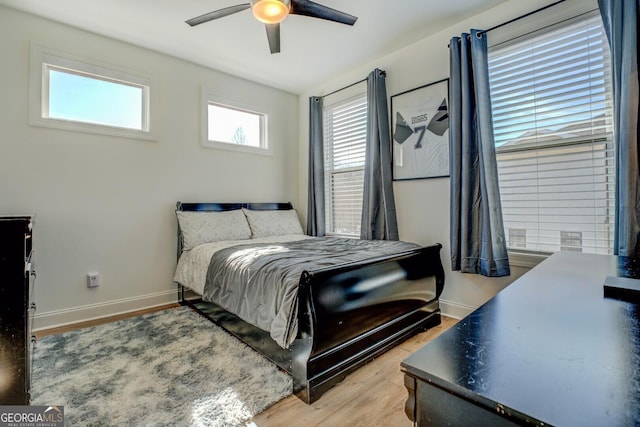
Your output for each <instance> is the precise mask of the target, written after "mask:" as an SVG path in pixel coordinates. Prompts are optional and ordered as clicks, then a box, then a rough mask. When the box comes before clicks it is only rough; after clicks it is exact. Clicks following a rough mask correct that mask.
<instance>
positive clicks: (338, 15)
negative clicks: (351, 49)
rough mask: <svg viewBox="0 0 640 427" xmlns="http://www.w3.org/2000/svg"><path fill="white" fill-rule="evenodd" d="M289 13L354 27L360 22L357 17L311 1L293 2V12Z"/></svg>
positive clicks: (293, 0)
mask: <svg viewBox="0 0 640 427" xmlns="http://www.w3.org/2000/svg"><path fill="white" fill-rule="evenodd" d="M289 13H291V14H294V15H304V16H310V17H312V18H320V19H326V20H327V21H334V22H339V23H341V24H346V25H353V24H355V23H356V21H357V20H358V18H357V17H356V16H353V15H349V14H348V13H344V12H340V11H339V10H336V9H332V8H330V7H328V6H323V5H321V4H318V3H314V2H312V1H310V0H291V12H289Z"/></svg>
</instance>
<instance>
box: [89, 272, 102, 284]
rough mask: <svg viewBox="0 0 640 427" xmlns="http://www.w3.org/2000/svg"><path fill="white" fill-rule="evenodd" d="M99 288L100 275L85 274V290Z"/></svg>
mask: <svg viewBox="0 0 640 427" xmlns="http://www.w3.org/2000/svg"><path fill="white" fill-rule="evenodd" d="M98 286H100V273H87V288H97V287H98Z"/></svg>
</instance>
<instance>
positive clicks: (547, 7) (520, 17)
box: [478, 0, 567, 36]
mask: <svg viewBox="0 0 640 427" xmlns="http://www.w3.org/2000/svg"><path fill="white" fill-rule="evenodd" d="M565 1H567V0H559V1H557V2H555V3H551V4H548V5H546V6H543V7H541V8H539V9H536V10H533V11H531V12H529V13H525V14H524V15H520V16H518V17H516V18H513V19H511V20H509V21H507V22H503V23H502V24H498V25H494V26H493V27H491V28H489V29H486V30H481V31H478V36H481V35H482V34H485V33H488V32H489V31H493V30H497V29H498V28H502V27H504V26H506V25H509V24H512V23H514V22H516V21H519V20H521V19H524V18H528V17H529V16H531V15H535V14H536V13H538V12H542V11H543V10H547V9H549V8H550V7H553V6H555V5H558V4H560V3H564V2H565Z"/></svg>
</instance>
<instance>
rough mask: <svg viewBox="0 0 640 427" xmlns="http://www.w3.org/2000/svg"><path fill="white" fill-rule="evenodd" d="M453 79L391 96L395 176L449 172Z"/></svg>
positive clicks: (432, 175) (436, 175) (419, 176)
mask: <svg viewBox="0 0 640 427" xmlns="http://www.w3.org/2000/svg"><path fill="white" fill-rule="evenodd" d="M448 92H449V79H443V80H438V81H437V82H433V83H429V84H427V85H424V86H420V87H417V88H415V89H411V90H408V91H406V92H402V93H399V94H397V95H393V96H391V133H392V141H393V142H392V144H393V180H394V181H401V180H408V179H422V178H440V177H447V176H449V108H448V100H447V95H448Z"/></svg>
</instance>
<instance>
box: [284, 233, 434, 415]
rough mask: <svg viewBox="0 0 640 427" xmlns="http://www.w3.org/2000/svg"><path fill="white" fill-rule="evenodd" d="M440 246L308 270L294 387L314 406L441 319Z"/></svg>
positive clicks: (300, 303) (301, 293) (294, 354)
mask: <svg viewBox="0 0 640 427" xmlns="http://www.w3.org/2000/svg"><path fill="white" fill-rule="evenodd" d="M441 248H442V246H441V245H439V244H437V245H433V246H428V247H422V248H419V249H416V250H412V251H409V252H404V253H402V254H399V255H394V256H389V257H384V258H378V259H374V260H367V261H366V262H359V263H353V264H348V265H345V266H342V267H340V268H337V269H336V268H332V269H326V270H317V271H313V272H304V273H303V276H302V279H301V281H300V285H299V294H298V336H297V338H296V340H295V342H294V343H293V346H292V375H293V382H294V392H295V393H296V395H297V396H298V397H299V398H300V399H302V400H304V401H305V402H307V403H312V402H313V401H315V400H317V399H318V398H319V397H320V396H321V395H322V393H324V392H325V391H326V390H328V389H329V388H331V387H332V386H333V385H334V384H335V383H337V382H340V381H342V380H343V379H344V378H345V377H346V375H347V374H348V373H349V372H351V371H353V370H354V369H356V368H358V367H359V366H361V365H363V364H365V363H366V362H368V361H370V360H372V359H373V358H375V357H376V356H378V355H379V354H381V353H383V352H385V351H386V350H388V349H389V348H391V347H393V346H394V345H396V344H397V343H399V342H400V341H403V340H405V339H406V338H408V337H410V336H411V335H413V334H415V333H417V332H419V331H420V330H424V329H426V328H428V327H432V326H435V325H438V324H439V323H440V308H439V304H438V298H439V297H440V294H441V293H442V290H443V288H444V270H443V267H442V263H441V260H440V249H441Z"/></svg>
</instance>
